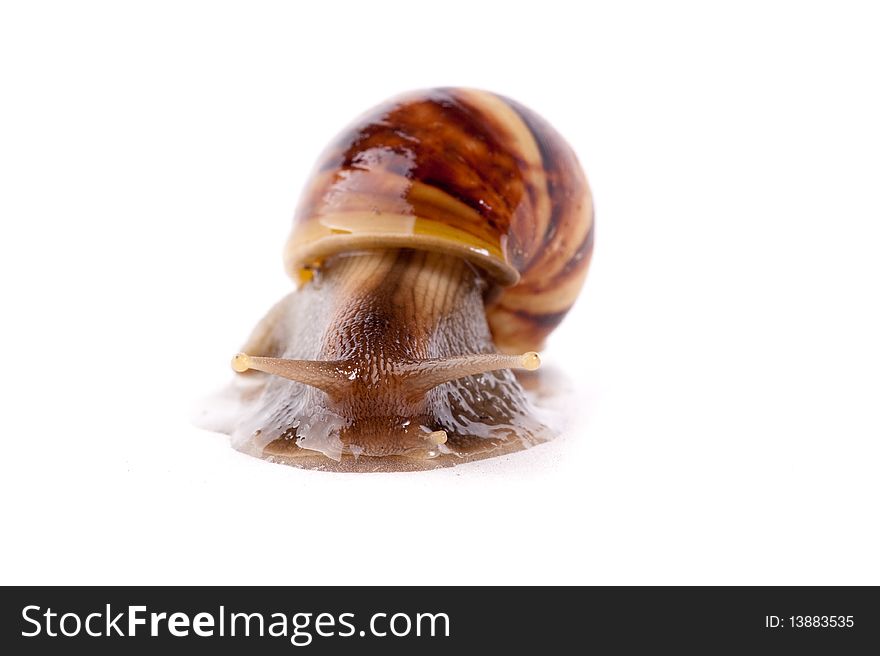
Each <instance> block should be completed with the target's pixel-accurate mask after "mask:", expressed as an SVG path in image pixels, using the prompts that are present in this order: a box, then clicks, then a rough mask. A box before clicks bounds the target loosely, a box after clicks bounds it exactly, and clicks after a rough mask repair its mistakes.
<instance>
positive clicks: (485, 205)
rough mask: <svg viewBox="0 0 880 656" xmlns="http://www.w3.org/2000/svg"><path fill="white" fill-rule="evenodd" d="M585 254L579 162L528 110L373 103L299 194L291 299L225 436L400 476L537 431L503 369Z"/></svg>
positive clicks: (587, 211) (252, 448) (570, 292)
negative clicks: (397, 471) (400, 471)
mask: <svg viewBox="0 0 880 656" xmlns="http://www.w3.org/2000/svg"><path fill="white" fill-rule="evenodd" d="M592 247H593V209H592V198H591V195H590V190H589V187H588V185H587V181H586V178H585V177H584V174H583V171H582V170H581V167H580V165H579V164H578V161H577V158H576V157H575V155H574V153H573V152H572V150H571V148H570V147H569V146H568V145H567V144H566V143H565V141H564V140H563V139H562V138H561V137H560V136H559V134H558V133H557V132H556V131H555V130H554V129H553V128H552V127H550V126H549V125H548V124H547V123H546V122H545V121H544V120H543V119H541V118H540V117H539V116H537V115H536V114H535V113H533V112H532V111H530V110H529V109H526V108H525V107H523V106H522V105H519V104H518V103H516V102H514V101H511V100H509V99H507V98H504V97H502V96H498V95H495V94H492V93H488V92H485V91H477V90H471V89H453V88H443V89H431V90H426V91H418V92H414V93H410V94H407V95H404V96H401V97H398V98H395V99H392V100H390V101H388V102H386V103H384V104H382V105H380V106H379V107H376V108H375V109H373V110H371V111H369V112H367V113H366V114H364V115H363V116H361V117H360V118H359V119H357V120H356V121H355V122H354V123H353V124H352V125H351V126H350V127H349V128H348V129H347V130H345V131H344V132H343V133H342V135H341V136H339V137H338V138H337V139H336V140H335V141H334V142H333V143H332V144H331V145H330V147H329V148H327V150H326V151H325V152H324V153H323V154H322V155H321V156H320V158H319V160H318V163H317V166H316V168H315V170H314V171H313V173H312V176H311V179H310V180H309V182H308V184H307V185H306V189H305V191H304V193H303V196H302V199H301V202H300V204H299V207H298V209H297V211H296V215H295V220H294V228H293V232H292V234H291V236H290V239H289V241H288V242H287V245H286V247H285V252H284V260H285V264H286V267H287V270H288V271H289V273H290V274H291V275H292V276H293V277H294V279H295V280H296V281H297V283H298V289H297V291H295V292H294V293H292V294H290V295H289V296H288V297H286V298H285V299H283V300H282V301H281V302H280V303H279V304H278V305H276V306H275V308H273V309H272V310H271V311H270V312H269V314H268V315H267V317H266V318H265V319H264V320H263V321H262V322H260V324H258V326H257V328H256V329H255V330H254V332H253V334H252V335H251V338H250V339H249V340H248V342H247V344H246V345H245V348H244V351H245V352H244V353H241V354H239V355H237V356H236V357H235V359H234V360H233V367H234V368H235V370H236V371H238V372H240V373H241V374H243V375H242V376H241V383H242V384H241V387H240V391H239V394H240V399H241V401H242V404H243V405H242V411H241V414H240V417H239V418H238V420H237V421H235V422H233V423H232V424H231V425H230V426H229V427H228V428H227V430H228V432H230V433H231V434H232V435H233V444H234V445H235V446H236V447H237V448H239V449H241V450H244V451H247V452H249V453H252V454H254V455H257V456H260V457H266V458H273V459H277V460H280V461H283V462H287V463H290V464H299V465H304V466H316V467H322V468H327V467H328V466H329V467H331V468H333V467H335V468H343V469H346V468H347V469H363V468H376V467H379V466H381V467H382V468H392V469H400V468H413V467H416V468H417V467H419V466H421V465H411V464H407V465H402V464H401V463H402V462H407V463H412V462H419V463H424V462H426V461H431V462H432V463H441V464H450V463H452V462H458V461H461V460H463V459H471V458H475V457H485V456H486V455H491V454H496V453H504V452H508V451H510V450H515V449H519V448H524V447H527V446H530V445H533V444H536V443H538V442H541V441H543V440H546V439H547V438H548V437H549V436H550V434H551V431H550V430H549V429H548V427H547V426H546V425H544V424H543V423H542V422H540V421H539V420H537V419H536V418H535V414H534V411H533V408H532V407H531V405H530V403H529V401H528V399H527V397H526V395H525V393H524V391H523V389H522V387H521V385H520V383H519V382H518V380H517V378H516V377H515V376H514V375H513V373H512V372H511V369H534V368H535V367H537V365H538V356H537V354H536V353H534V351H536V350H538V349H539V348H541V346H542V345H543V343H544V340H545V338H546V337H547V335H548V334H549V333H550V332H551V331H552V330H553V329H554V328H555V327H556V326H557V325H558V324H559V322H560V321H561V320H562V318H563V317H564V316H565V314H566V313H567V312H568V310H569V309H570V307H571V305H572V303H573V302H574V300H575V298H576V297H577V295H578V292H579V291H580V289H581V286H582V285H583V282H584V278H585V276H586V273H587V268H588V266H589V261H590V256H591V253H592ZM512 354H518V355H512ZM320 454H323V456H328V457H329V458H330V460H328V459H327V458H325V457H323V456H321V455H320ZM352 456H354V457H353V458H352ZM367 461H369V462H370V464H369V465H365V464H364V463H365V462H367ZM391 462H394V463H396V464H390V465H389V464H388V463H391ZM316 463H317V464H316ZM328 463H337V464H336V465H328ZM339 463H348V464H347V465H345V466H343V465H341V464H339ZM352 463H354V464H352ZM377 463H381V465H379V464H377Z"/></svg>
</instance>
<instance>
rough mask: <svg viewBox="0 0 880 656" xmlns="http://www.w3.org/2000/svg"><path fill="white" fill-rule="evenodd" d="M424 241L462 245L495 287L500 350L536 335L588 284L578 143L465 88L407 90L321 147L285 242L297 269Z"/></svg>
mask: <svg viewBox="0 0 880 656" xmlns="http://www.w3.org/2000/svg"><path fill="white" fill-rule="evenodd" d="M361 248H419V249H424V250H431V251H439V252H446V253H451V254H454V255H457V256H459V257H462V258H464V259H466V260H468V261H470V262H473V263H474V264H475V265H477V266H479V267H480V268H482V269H483V270H484V271H485V272H486V273H487V275H489V276H490V277H491V278H492V280H493V281H494V282H495V283H496V284H497V285H499V286H500V287H501V288H502V291H501V293H500V295H497V296H496V298H495V299H494V301H493V302H491V303H490V304H488V306H487V308H486V318H487V320H488V322H489V326H490V328H491V330H492V335H493V337H494V339H495V344H496V345H497V346H498V347H499V348H500V349H501V350H502V351H505V352H520V351H534V350H539V349H540V348H542V346H543V344H544V340H545V338H546V337H547V335H548V334H549V333H550V332H551V331H552V330H553V329H554V328H556V326H557V325H558V324H559V322H560V321H562V319H563V317H564V316H565V315H566V313H567V312H568V310H569V309H570V308H571V306H572V304H573V303H574V300H575V298H577V295H578V293H579V292H580V290H581V287H582V285H583V283H584V279H585V277H586V274H587V268H588V267H589V263H590V255H591V253H592V249H593V203H592V197H591V195H590V188H589V186H588V185H587V180H586V177H585V176H584V172H583V170H582V169H581V166H580V164H579V163H578V160H577V157H576V156H575V154H574V152H573V151H572V149H571V148H570V147H569V146H568V144H567V143H566V142H565V141H564V140H563V139H562V137H561V136H560V135H559V133H557V132H556V130H554V129H553V128H552V127H551V126H550V125H549V124H548V123H547V122H546V121H544V120H543V119H542V118H541V117H540V116H538V115H537V114H535V113H534V112H533V111H531V110H529V109H527V108H526V107H523V106H522V105H520V104H519V103H516V102H514V101H512V100H510V99H507V98H504V97H501V96H498V95H495V94H493V93H488V92H485V91H478V90H473V89H431V90H428V91H419V92H415V93H411V94H408V95H404V96H401V97H398V98H395V99H392V100H390V101H388V102H387V103H385V104H383V105H380V106H379V107H376V108H375V109H373V110H371V111H370V112H368V113H366V114H365V115H363V116H362V117H361V118H359V119H358V120H356V121H355V122H354V124H353V125H351V126H350V127H349V128H348V129H347V130H346V131H345V132H343V134H342V135H341V136H340V137H339V138H337V139H336V141H335V142H334V143H333V144H332V145H331V146H330V147H329V148H328V149H327V150H326V151H325V152H324V153H323V154H322V155H321V157H320V158H319V161H318V164H317V166H316V167H315V170H314V172H313V174H312V178H311V180H310V181H309V183H308V185H307V187H306V191H305V193H304V195H303V198H302V202H301V203H300V205H299V208H298V209H297V212H296V217H295V219H294V229H293V232H292V234H291V236H290V239H289V240H288V242H287V246H286V249H285V263H286V265H287V268H288V271H289V272H290V273H291V275H293V276H294V277H295V278H297V279H304V278H307V277H308V275H309V274H308V271H309V270H310V269H311V268H313V267H319V266H320V264H321V262H322V261H323V260H324V259H325V258H326V257H327V256H329V255H333V254H336V253H340V252H346V251H351V250H357V249H361Z"/></svg>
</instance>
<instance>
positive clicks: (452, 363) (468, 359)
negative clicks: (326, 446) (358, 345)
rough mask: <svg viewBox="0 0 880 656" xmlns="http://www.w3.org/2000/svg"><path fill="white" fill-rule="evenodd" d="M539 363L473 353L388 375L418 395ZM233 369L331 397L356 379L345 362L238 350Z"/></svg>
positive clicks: (528, 356)
mask: <svg viewBox="0 0 880 656" xmlns="http://www.w3.org/2000/svg"><path fill="white" fill-rule="evenodd" d="M540 365H541V358H540V357H539V356H538V354H537V353H535V352H534V351H529V352H527V353H523V354H522V355H505V354H503V353H474V354H471V355H459V356H454V357H450V358H434V359H429V360H419V361H417V362H406V363H401V364H398V365H396V366H395V367H394V368H393V370H392V372H391V373H390V374H389V375H388V378H389V380H388V382H389V383H391V384H395V385H398V386H400V387H401V388H402V389H403V391H404V392H405V393H406V394H407V395H408V396H410V397H411V398H417V397H419V396H422V395H424V394H425V393H426V392H428V391H430V390H431V389H433V388H435V387H437V385H442V384H443V383H448V382H450V381H453V380H457V379H459V378H464V377H465V376H474V375H476V374H483V373H488V372H490V371H499V370H501V369H526V370H528V371H534V370H535V369H537V368H538V367H539V366H540ZM232 368H233V369H234V370H235V371H237V372H238V373H244V372H246V371H248V370H255V371H262V372H265V373H267V374H272V375H275V376H281V377H282V378H287V379H289V380H293V381H296V382H298V383H302V384H303V385H309V386H311V387H315V388H317V389H320V390H323V391H324V392H326V393H327V394H329V395H330V396H331V397H338V396H340V395H341V394H342V393H343V392H344V390H345V389H346V387H348V386H349V385H350V384H351V381H352V380H353V378H352V376H351V366H350V363H347V362H344V361H327V360H288V359H285V358H266V357H260V356H253V355H248V354H247V353H238V354H237V355H235V356H234V357H233V358H232Z"/></svg>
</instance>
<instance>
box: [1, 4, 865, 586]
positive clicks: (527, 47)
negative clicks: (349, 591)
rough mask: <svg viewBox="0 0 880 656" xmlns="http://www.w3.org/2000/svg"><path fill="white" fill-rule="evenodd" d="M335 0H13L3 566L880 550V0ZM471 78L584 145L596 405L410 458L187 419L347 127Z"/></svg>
mask: <svg viewBox="0 0 880 656" xmlns="http://www.w3.org/2000/svg"><path fill="white" fill-rule="evenodd" d="M318 4H319V3H244V2H242V3H238V4H229V3H213V2H210V3H209V2H206V3H192V2H183V3H180V2H173V3H171V2H169V3H147V4H138V5H136V6H135V5H133V4H129V3H125V4H121V3H112V2H107V3H88V2H86V3H76V4H75V5H74V4H70V3H55V4H50V3H18V4H17V6H10V5H11V3H10V4H4V6H3V9H2V10H0V75H2V94H3V101H2V103H0V118H2V120H0V144H2V145H0V179H2V187H3V189H2V194H0V212H2V223H0V226H2V227H0V231H2V234H0V239H2V244H3V256H2V258H0V275H2V279H3V287H2V290H3V291H2V295H3V309H4V312H3V314H4V319H3V321H2V323H0V333H2V334H0V337H2V345H3V349H4V355H3V358H2V361H3V365H4V366H3V376H2V378H0V399H2V407H3V413H2V415H3V423H2V436H3V439H4V442H5V444H6V450H5V453H4V455H3V458H2V460H0V468H2V475H0V493H2V517H0V525H2V527H3V531H2V533H3V538H2V542H0V549H2V557H0V563H2V564H0V582H2V583H116V584H135V583H217V584H219V583H312V584H323V583H342V582H346V583H348V582H356V583H408V584H428V583H607V584H616V583H625V584H637V583H643V584H644V583H672V584H685V583H756V584H777V583H793V584H807V583H823V584H825V583H828V584H830V583H839V584H858V583H873V584H878V583H880V565H878V562H880V560H878V558H877V554H878V553H880V534H878V526H877V501H878V492H880V484H878V476H877V471H878V457H880V447H878V438H880V412H878V409H880V408H878V400H880V347H878V335H880V317H878V286H880V257H878V249H880V194H878V179H880V158H878V153H880V121H878V116H880V95H878V93H880V92H878V89H880V87H878V84H877V62H878V61H880V40H878V39H877V24H878V22H877V15H876V14H875V13H873V12H872V11H871V5H870V4H868V3H865V4H864V5H855V4H850V3H825V4H824V8H823V7H820V6H818V4H814V3H791V4H790V5H785V4H783V3H748V4H743V3H736V4H735V5H734V4H731V5H729V7H728V8H727V9H719V8H718V7H717V3H689V4H680V3H679V4H673V5H670V4H668V3H662V5H661V4H658V3H644V4H638V5H632V4H630V3H605V4H604V5H603V6H601V7H599V6H594V5H588V4H585V3H554V2H548V1H546V0H545V1H543V2H540V3H537V4H536V3H531V4H517V3H511V2H506V3H504V4H503V7H504V8H503V9H500V8H497V7H496V8H492V7H489V6H484V3H474V2H466V3H454V2H444V3H441V4H422V3H412V2H405V3H403V2H402V3H397V4H389V3H382V2H356V3H348V4H346V5H345V6H343V5H342V4H341V3H339V2H333V3H320V5H321V7H322V8H321V9H317V8H315V6H313V5H318ZM441 84H455V85H469V86H478V87H485V88H490V89H493V90H497V91H500V92H502V93H504V94H506V95H509V96H511V97H514V98H517V99H519V100H520V101H522V102H524V103H525V104H527V105H530V106H531V107H533V108H534V109H536V110H537V111H539V112H541V113H542V114H544V115H545V116H546V117H547V118H548V119H550V120H551V121H552V122H553V123H554V124H555V125H556V126H557V127H558V129H559V130H560V131H561V132H562V133H563V134H565V135H566V136H567V137H568V138H569V140H570V141H571V142H572V144H573V145H574V146H575V148H576V150H577V151H578V152H579V154H580V156H581V159H582V160H583V163H584V165H585V168H586V169H587V172H588V175H589V176H590V180H591V183H592V186H593V190H594V193H595V198H596V208H597V217H598V234H597V240H596V254H595V259H594V261H593V269H592V272H591V274H590V278H589V280H588V283H587V287H586V289H585V292H584V294H583V296H582V297H581V300H580V303H579V305H578V306H577V307H576V309H575V310H574V311H573V312H572V314H571V316H570V318H569V319H568V320H567V321H566V322H565V323H564V324H563V327H562V328H560V329H559V331H558V333H557V334H555V335H554V337H553V338H552V340H551V346H550V348H549V349H548V351H547V352H546V353H545V362H547V363H549V364H556V365H561V366H564V367H565V368H566V370H567V371H568V372H569V374H570V375H571V376H572V377H573V378H575V379H576V381H577V383H578V401H577V403H576V404H575V405H576V406H577V407H576V411H577V412H578V413H579V415H578V420H577V421H578V427H577V428H576V429H573V430H572V431H570V432H569V433H568V434H567V435H566V436H565V437H564V438H562V439H559V440H558V441H556V442H554V443H552V444H549V445H546V446H544V447H540V448H537V449H534V450H532V451H530V452H526V453H520V454H518V455H515V456H511V457H506V458H501V459H497V460H490V461H485V462H482V463H478V464H474V465H470V466H465V467H460V468H455V469H450V470H444V471H436V472H429V473H419V474H396V475H331V474H326V473H320V472H309V471H299V470H296V469H291V468H286V467H282V466H277V465H270V464H267V463H264V462H261V461H259V460H256V459H252V458H249V457H247V456H244V455H241V454H239V453H236V452H235V451H233V450H232V449H231V448H230V447H229V446H228V440H227V438H226V437H225V436H222V435H216V434H211V433H207V432H203V431H199V430H197V429H195V428H192V427H191V426H190V425H189V420H188V416H189V413H190V410H191V408H192V405H193V403H194V402H195V401H196V400H197V399H198V398H199V397H201V396H202V395H203V394H205V393H208V392H210V391H211V390H213V389H215V388H217V387H218V386H220V385H222V384H223V383H224V382H225V381H227V380H228V379H229V378H230V376H231V375H232V374H231V372H230V370H229V364H228V362H229V356H230V355H231V354H232V353H233V352H235V350H236V349H237V348H238V347H239V346H240V344H241V342H242V341H243V339H244V338H245V337H246V335H247V333H248V331H249V330H250V328H251V327H252V325H253V324H254V323H255V322H256V321H257V319H259V317H260V316H262V314H263V312H264V311H265V310H266V309H267V308H268V307H269V306H270V305H271V304H272V303H273V302H274V301H275V300H276V299H277V298H279V297H280V296H281V295H283V294H284V293H285V292H286V291H287V290H288V289H289V285H290V283H289V282H288V280H287V279H286V278H285V276H284V274H283V272H282V267H281V262H280V251H281V246H282V243H283V241H284V239H285V238H286V236H287V231H288V229H289V220H290V216H291V215H292V212H293V209H294V207H295V204H296V201H297V197H298V194H299V191H300V188H301V186H302V184H303V182H304V181H305V176H306V173H307V171H308V170H309V168H310V166H311V164H312V161H313V160H314V158H315V157H316V155H317V153H318V152H319V150H320V149H321V148H322V147H323V146H324V144H325V143H326V142H327V140H328V139H330V138H331V137H332V136H333V135H334V134H335V133H336V132H337V131H338V130H339V129H340V128H341V127H342V126H343V125H344V124H345V123H346V122H347V121H349V120H350V119H351V118H352V117H353V116H355V115H356V114H358V113H359V112H361V111H362V110H364V109H365V108H367V107H369V106H371V105H372V104H374V103H376V102H378V101H380V100H382V99H383V98H384V97H386V96H388V95H391V94H393V93H397V92H399V91H401V90H405V89H409V88H413V87H425V86H434V85H441Z"/></svg>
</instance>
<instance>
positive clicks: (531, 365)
mask: <svg viewBox="0 0 880 656" xmlns="http://www.w3.org/2000/svg"><path fill="white" fill-rule="evenodd" d="M522 366H523V369H528V370H529V371H534V370H535V369H537V368H538V367H540V366H541V356H539V355H538V354H537V353H535V352H534V351H529V352H528V353H523V356H522Z"/></svg>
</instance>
